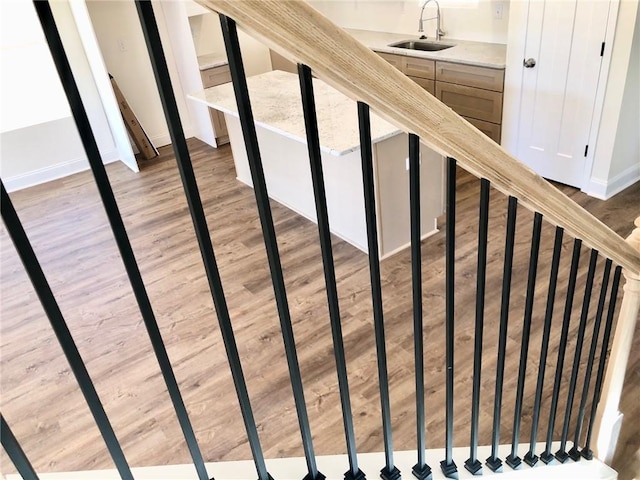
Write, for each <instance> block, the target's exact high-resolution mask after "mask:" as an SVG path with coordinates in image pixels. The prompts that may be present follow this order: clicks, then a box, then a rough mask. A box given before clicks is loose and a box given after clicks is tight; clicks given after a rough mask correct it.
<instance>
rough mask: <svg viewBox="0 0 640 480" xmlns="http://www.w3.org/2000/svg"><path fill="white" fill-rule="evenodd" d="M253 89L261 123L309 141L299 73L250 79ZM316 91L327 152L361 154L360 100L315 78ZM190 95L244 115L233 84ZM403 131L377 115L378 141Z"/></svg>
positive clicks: (374, 133) (374, 131) (374, 117)
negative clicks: (240, 111)
mask: <svg viewBox="0 0 640 480" xmlns="http://www.w3.org/2000/svg"><path fill="white" fill-rule="evenodd" d="M247 85H248V87H249V95H250V97H251V106H252V108H253V117H254V120H255V123H256V125H259V126H261V127H264V128H266V129H267V130H271V131H273V132H277V133H280V134H282V135H284V136H286V137H289V138H291V139H293V140H296V141H299V142H302V143H307V137H306V132H305V127H304V117H303V113H302V100H301V95H300V83H299V81H298V76H297V75H294V74H292V73H287V72H281V71H279V70H276V71H273V72H267V73H263V74H261V75H256V76H254V77H248V78H247ZM313 89H314V94H315V100H316V111H317V115H318V132H319V136H320V145H321V147H320V148H321V150H322V151H324V152H327V153H330V154H332V155H335V156H341V155H345V154H347V153H350V152H353V151H356V150H358V149H359V148H360V135H359V129H358V111H357V106H356V102H354V101H353V100H351V99H350V98H348V97H346V96H345V95H343V94H342V93H340V92H338V91H337V90H335V89H334V88H332V87H330V86H329V85H327V84H326V83H324V82H323V81H322V80H319V79H316V78H314V79H313ZM189 97H190V98H192V99H194V100H196V101H199V102H201V103H204V104H206V105H208V106H209V107H212V108H215V109H217V110H220V111H222V112H225V113H228V114H231V115H234V116H236V117H237V116H238V108H237V106H236V99H235V95H234V93H233V86H232V84H231V83H226V84H224V85H218V86H215V87H211V88H207V89H206V90H204V91H201V92H198V93H194V94H191V95H189ZM399 133H401V130H400V129H398V128H397V127H395V126H393V125H392V124H390V123H389V122H387V121H386V120H383V119H381V118H380V117H378V116H377V115H375V113H373V112H371V138H372V141H373V143H376V142H380V141H382V140H385V139H387V138H390V137H392V136H394V135H397V134H399Z"/></svg>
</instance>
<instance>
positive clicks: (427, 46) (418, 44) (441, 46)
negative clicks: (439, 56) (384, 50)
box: [389, 40, 455, 52]
mask: <svg viewBox="0 0 640 480" xmlns="http://www.w3.org/2000/svg"><path fill="white" fill-rule="evenodd" d="M389 46H390V47H396V48H406V49H408V50H421V51H423V52H437V51H440V50H445V49H447V48H451V47H455V45H454V44H452V43H440V42H430V41H428V40H404V41H402V42H396V43H392V44H390V45H389Z"/></svg>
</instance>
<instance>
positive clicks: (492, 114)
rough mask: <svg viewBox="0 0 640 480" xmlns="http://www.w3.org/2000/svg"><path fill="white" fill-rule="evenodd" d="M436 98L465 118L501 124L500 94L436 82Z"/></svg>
mask: <svg viewBox="0 0 640 480" xmlns="http://www.w3.org/2000/svg"><path fill="white" fill-rule="evenodd" d="M436 96H437V97H438V99H439V100H440V101H441V102H443V103H445V104H447V105H448V106H450V107H451V108H452V109H453V110H454V111H455V112H457V113H458V114H460V115H463V116H465V117H471V118H475V119H477V120H484V121H487V122H491V123H501V120H502V94H501V93H500V92H492V91H490V90H482V89H480V88H473V87H465V86H463V85H454V84H452V83H445V82H436Z"/></svg>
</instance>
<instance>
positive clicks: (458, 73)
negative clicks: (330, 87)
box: [378, 53, 504, 143]
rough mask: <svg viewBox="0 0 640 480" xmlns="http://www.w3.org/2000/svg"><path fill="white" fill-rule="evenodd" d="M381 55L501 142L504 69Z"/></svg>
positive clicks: (496, 140) (482, 130)
mask: <svg viewBox="0 0 640 480" xmlns="http://www.w3.org/2000/svg"><path fill="white" fill-rule="evenodd" d="M378 55H380V56H381V57H382V58H383V59H385V60H386V61H387V62H389V63H390V64H391V65H393V66H394V67H396V68H397V69H398V70H400V71H401V72H402V73H404V74H405V75H407V76H408V77H409V78H410V79H411V80H413V81H414V82H416V83H417V84H418V85H420V86H421V87H422V88H424V89H425V90H426V91H427V92H429V93H431V94H432V95H435V96H436V97H437V98H438V99H439V100H440V101H441V102H443V103H445V104H446V105H448V106H449V107H451V108H452V109H453V110H454V111H455V112H457V113H458V114H460V115H461V116H463V117H464V118H465V119H466V120H467V121H469V123H471V124H472V125H474V126H475V127H476V128H477V129H478V130H480V131H481V132H483V133H484V134H485V135H487V136H488V137H490V138H492V139H493V140H494V141H495V142H496V143H500V135H501V132H502V91H503V89H504V69H496V68H487V67H479V66H476V65H466V64H461V63H455V62H441V61H434V60H429V59H426V58H418V57H412V56H408V55H394V54H391V53H379V54H378Z"/></svg>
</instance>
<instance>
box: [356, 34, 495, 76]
mask: <svg viewBox="0 0 640 480" xmlns="http://www.w3.org/2000/svg"><path fill="white" fill-rule="evenodd" d="M345 31H346V32H348V33H349V34H350V35H352V36H353V37H354V38H355V39H356V40H358V41H359V42H360V43H362V44H364V45H365V46H367V47H369V48H370V49H372V50H374V51H376V52H383V53H393V54H396V55H406V56H411V57H418V58H429V59H431V60H442V61H447V62H456V63H464V64H467V65H477V66H480V67H489V68H497V69H502V68H505V65H506V57H507V46H506V45H504V44H501V43H485V42H471V41H467V40H456V39H453V38H447V37H444V38H443V39H442V40H441V43H449V44H455V46H454V47H451V48H447V49H445V50H440V51H438V52H423V51H420V50H408V49H406V48H396V47H389V44H391V43H395V42H400V41H402V40H418V35H407V34H404V33H387V32H375V31H371V30H356V29H352V28H346V29H345ZM428 40H429V41H433V39H431V38H429V39H428Z"/></svg>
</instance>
